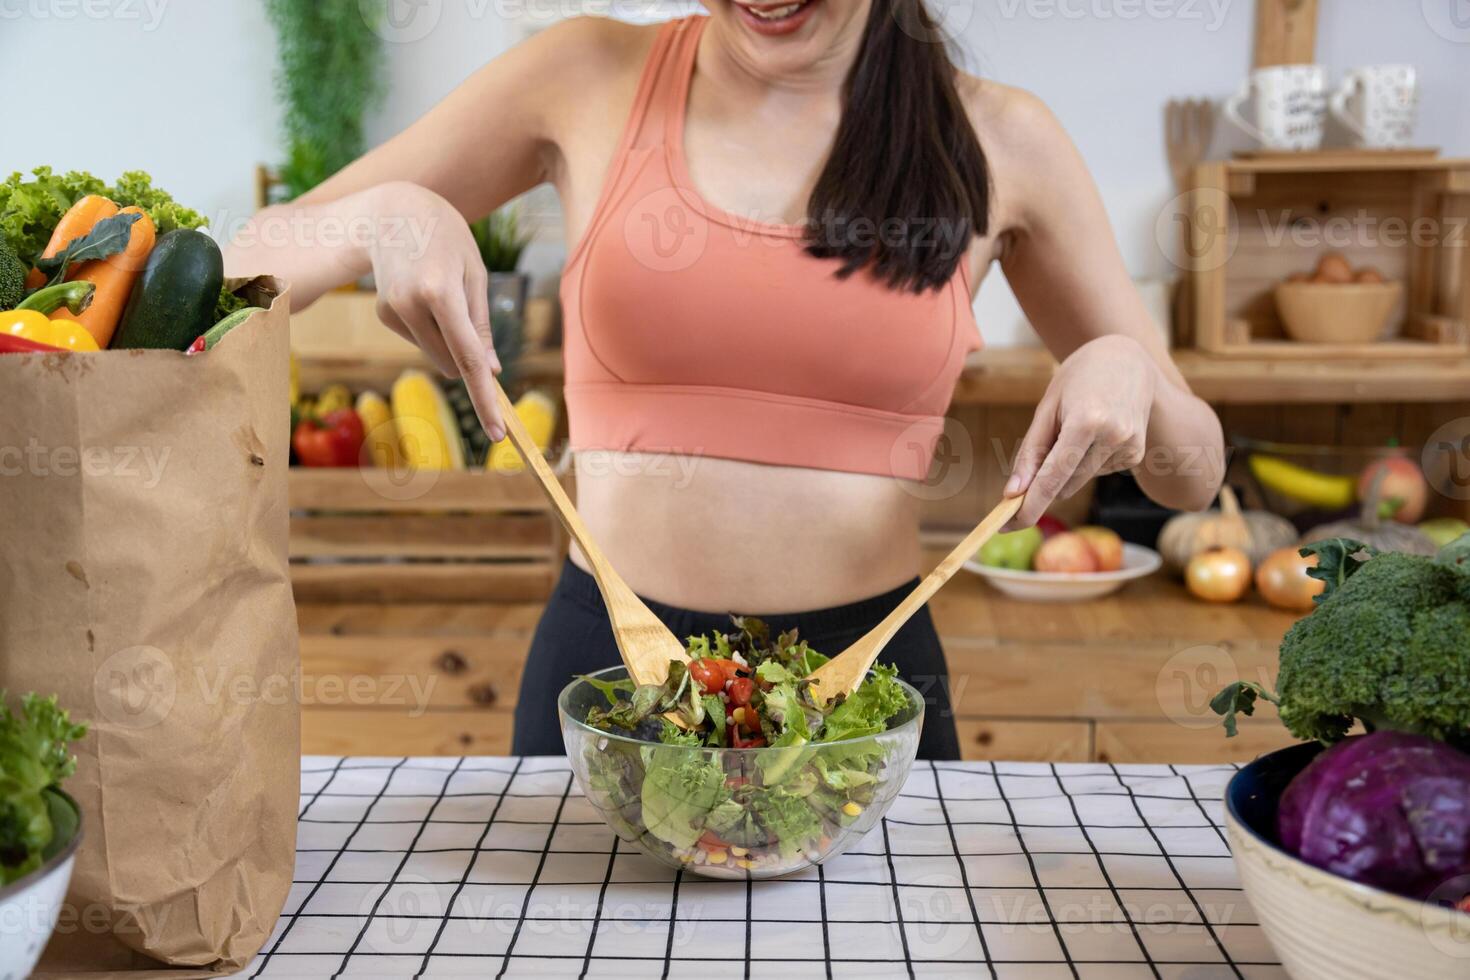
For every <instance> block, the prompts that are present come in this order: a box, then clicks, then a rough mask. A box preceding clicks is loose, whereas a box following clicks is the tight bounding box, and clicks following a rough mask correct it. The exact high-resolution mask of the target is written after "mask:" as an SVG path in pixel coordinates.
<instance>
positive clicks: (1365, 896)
mask: <svg viewBox="0 0 1470 980" xmlns="http://www.w3.org/2000/svg"><path fill="white" fill-rule="evenodd" d="M1316 751H1317V746H1315V745H1297V746H1293V747H1291V748H1288V749H1282V750H1280V751H1279V752H1273V753H1271V754H1270V755H1265V756H1262V757H1261V758H1259V759H1257V760H1256V761H1255V762H1253V763H1251V764H1250V765H1248V766H1246V767H1245V768H1244V769H1242V770H1241V771H1240V772H1238V773H1237V774H1236V775H1235V777H1234V778H1233V779H1232V780H1231V782H1230V786H1229V788H1228V789H1227V790H1226V806H1225V827H1226V832H1227V835H1228V836H1229V838H1230V852H1231V854H1233V855H1234V856H1235V866H1236V869H1237V870H1238V871H1239V872H1240V883H1241V886H1242V887H1243V888H1244V889H1245V896H1246V898H1247V899H1249V901H1250V903H1251V908H1252V909H1253V910H1254V911H1255V913H1256V916H1257V918H1258V919H1259V920H1260V923H1261V929H1262V931H1264V932H1265V934H1266V938H1267V939H1268V940H1270V942H1271V946H1272V947H1273V948H1274V949H1275V950H1276V955H1277V956H1279V957H1280V958H1281V964H1282V966H1284V967H1285V968H1286V972H1287V973H1288V974H1290V975H1291V977H1292V978H1293V980H1346V978H1357V977H1363V978H1370V977H1371V978H1375V980H1376V978H1380V977H1381V978H1385V980H1387V978H1394V980H1397V978H1403V980H1465V978H1466V977H1470V915H1467V914H1465V913H1464V912H1457V911H1454V910H1453V909H1450V908H1446V907H1444V906H1440V905H1435V904H1432V903H1429V902H1419V901H1414V900H1412V899H1408V898H1404V897H1402V896H1399V895H1393V894H1390V893H1389V892H1386V891H1382V890H1380V889H1378V888H1371V887H1369V886H1367V885H1360V884H1358V883H1357V882H1354V881H1349V880H1348V879H1346V878H1342V877H1339V876H1338V875H1335V874H1331V873H1329V872H1326V871H1323V870H1322V869H1320V868H1316V867H1313V866H1312V865H1310V864H1307V863H1306V862H1305V861H1302V860H1300V859H1299V858H1296V857H1294V856H1292V855H1290V854H1288V853H1286V852H1285V851H1283V850H1282V849H1281V848H1280V847H1278V846H1277V845H1276V844H1275V842H1274V840H1272V839H1271V837H1269V836H1267V834H1268V833H1269V831H1267V826H1269V825H1271V824H1274V820H1275V813H1276V801H1277V800H1278V799H1279V798H1280V795H1281V791H1282V789H1283V788H1284V787H1285V785H1286V782H1287V780H1289V778H1290V777H1291V776H1293V775H1295V774H1296V773H1297V772H1300V771H1301V769H1302V768H1303V767H1304V766H1305V765H1306V763H1307V762H1308V761H1309V760H1310V759H1311V758H1312V756H1313V755H1314V754H1315V753H1316Z"/></svg>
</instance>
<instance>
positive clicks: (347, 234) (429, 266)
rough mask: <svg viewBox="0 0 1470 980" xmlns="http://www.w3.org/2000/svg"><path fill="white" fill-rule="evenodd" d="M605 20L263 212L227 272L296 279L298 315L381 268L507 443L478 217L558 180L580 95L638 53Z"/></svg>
mask: <svg viewBox="0 0 1470 980" xmlns="http://www.w3.org/2000/svg"><path fill="white" fill-rule="evenodd" d="M604 23H605V22H603V23H599V22H597V21H595V20H592V19H590V18H588V19H579V20H573V21H568V22H566V23H563V24H560V25H557V26H556V27H553V28H550V29H548V30H546V31H544V32H542V33H541V34H539V35H537V36H536V37H534V38H532V39H531V40H529V41H527V42H526V43H524V44H522V45H520V46H518V47H516V48H513V49H512V50H510V51H509V52H507V53H506V54H505V55H503V56H501V57H499V58H497V59H495V60H494V61H492V62H491V63H490V64H488V65H486V66H485V67H484V68H482V69H480V70H479V71H478V72H476V73H475V74H474V75H473V76H471V77H470V78H469V79H468V80H467V81H465V82H464V83H463V84H462V85H460V86H459V87H458V88H456V89H455V90H454V91H453V92H452V93H450V94H449V96H448V97H446V98H445V99H444V100H443V101H442V102H440V103H439V104H438V105H436V106H435V107H434V108H433V109H431V110H430V111H429V112H428V113H427V114H426V115H424V116H423V118H421V119H419V120H418V121H417V122H415V123H414V124H413V125H411V126H409V127H408V128H407V129H406V130H404V131H403V132H401V133H399V134H398V135H397V136H395V137H393V138H392V139H390V140H388V141H387V142H386V143H384V144H382V145H381V146H379V147H377V148H376V149H374V150H372V151H371V152H369V153H367V154H366V155H364V156H363V157H362V158H361V159H359V160H357V161H355V162H353V163H352V164H350V165H348V166H347V167H345V168H343V169H342V170H341V171H340V172H339V173H337V174H336V175H334V176H333V177H332V178H331V179H329V180H327V181H326V182H325V183H323V184H322V185H321V186H319V187H317V188H315V189H313V190H312V191H310V192H309V193H307V194H305V195H303V196H302V197H300V198H298V199H297V200H295V201H291V202H289V203H287V204H280V205H276V206H274V207H270V208H266V209H265V210H263V211H261V212H260V213H259V214H257V215H255V216H254V217H253V218H252V219H250V221H248V222H247V223H246V224H245V225H244V226H243V227H241V228H240V229H238V230H237V231H236V233H235V234H234V235H233V239H232V242H231V244H230V245H229V247H228V248H227V249H226V252H225V266H226V272H227V273H228V274H229V275H232V276H244V275H256V274H262V273H271V274H274V275H279V276H281V277H283V278H285V279H287V280H289V281H290V283H291V305H292V308H293V309H296V310H300V309H303V308H305V307H306V306H308V305H310V304H311V303H312V302H314V301H315V300H316V299H317V298H318V297H319V296H321V295H322V293H324V292H326V291H327V290H329V289H332V288H334V287H335V286H338V285H341V284H343V283H347V282H351V281H352V280H354V279H356V278H358V277H360V276H362V275H365V274H366V273H368V272H369V271H371V272H372V273H373V275H374V277H375V279H376V281H377V287H378V315H379V317H380V318H381V319H382V320H383V322H384V323H385V324H386V325H387V326H388V327H389V328H390V329H392V330H393V331H395V332H396V333H398V334H400V335H402V336H403V337H405V338H407V339H408V340H411V341H412V342H414V343H415V344H417V345H418V346H419V347H420V348H422V349H423V351H424V353H425V354H427V355H428V356H429V357H430V358H431V359H432V360H433V361H434V363H435V364H436V366H437V367H438V368H439V369H440V370H441V371H442V372H443V373H445V374H446V375H448V376H451V377H453V376H456V375H457V376H461V377H463V378H464V379H465V382H466V385H467V387H468V389H469V392H470V395H471V397H472V399H473V400H474V403H475V406H476V408H477V409H478V410H479V412H480V419H481V421H482V422H483V423H484V424H485V426H486V430H487V431H488V432H489V433H490V436H491V438H493V439H499V438H502V437H503V435H504V432H503V428H502V426H501V419H500V416H499V409H498V407H497V403H496V399H495V395H494V385H493V383H492V379H491V374H492V372H498V371H499V370H500V362H499V360H498V359H497V357H496V355H495V347H494V343H493V340H492V338H491V336H490V310H489V297H488V281H487V275H486V272H485V267H484V264H483V262H481V260H480V257H479V251H478V249H477V248H476V246H475V241H474V237H473V236H472V235H471V234H470V231H469V227H468V224H467V221H466V219H467V218H477V217H480V216H482V215H485V214H488V213H490V212H491V211H493V210H494V209H495V208H497V207H499V206H500V205H501V204H503V203H505V202H506V201H508V200H510V199H511V198H513V197H515V196H516V195H517V194H520V193H522V192H524V191H526V190H529V189H530V188H532V187H534V186H536V185H537V184H539V183H541V182H543V181H544V180H546V179H547V178H548V176H549V175H550V174H552V173H554V172H556V170H557V168H558V167H559V166H560V158H559V146H560V139H561V135H562V133H563V132H564V131H566V130H567V129H568V128H569V127H573V126H575V125H576V124H577V123H578V122H580V121H582V120H580V119H579V118H577V117H576V114H577V113H579V112H581V111H583V109H582V108H581V107H583V106H586V105H587V104H588V102H589V100H588V99H586V98H582V97H581V96H579V91H580V93H581V94H582V95H585V92H586V90H587V87H588V86H589V85H594V84H595V83H596V82H597V81H598V80H601V82H602V83H603V84H604V86H605V85H606V82H607V79H608V74H609V70H610V65H611V64H612V62H613V61H614V59H617V58H619V57H621V56H622V54H623V49H625V48H626V41H625V38H624V36H623V35H620V34H616V33H614V32H612V31H609V30H608V29H607V28H606V27H605V26H604ZM594 104H595V103H594Z"/></svg>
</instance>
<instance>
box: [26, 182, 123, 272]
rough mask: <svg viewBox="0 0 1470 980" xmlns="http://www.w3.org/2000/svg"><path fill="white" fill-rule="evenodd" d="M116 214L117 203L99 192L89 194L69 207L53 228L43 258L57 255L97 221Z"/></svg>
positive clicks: (90, 228)
mask: <svg viewBox="0 0 1470 980" xmlns="http://www.w3.org/2000/svg"><path fill="white" fill-rule="evenodd" d="M114 214H117V205H116V204H113V203H112V202H111V201H109V200H108V199H107V198H105V197H101V196H99V195H97V194H88V195H87V196H86V197H84V198H82V199H81V200H79V201H77V203H75V204H73V205H72V206H71V207H70V208H68V209H67V212H66V214H63V215H62V216H61V220H60V221H58V222H56V227H55V228H53V229H52V230H51V240H50V241H49V242H47V243H46V251H44V252H42V253H41V258H43V259H49V258H51V257H52V256H53V255H56V254H57V253H58V252H60V251H61V250H62V249H64V248H66V247H67V246H68V245H70V244H71V243H72V239H74V238H80V237H81V236H83V235H85V234H86V233H87V232H89V231H91V230H92V226H93V225H95V224H97V222H99V221H101V220H102V219H103V218H110V217H112V216H113V215H114Z"/></svg>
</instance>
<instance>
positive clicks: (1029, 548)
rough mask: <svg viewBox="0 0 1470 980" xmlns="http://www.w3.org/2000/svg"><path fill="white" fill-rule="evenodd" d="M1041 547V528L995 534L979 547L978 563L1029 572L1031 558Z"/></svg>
mask: <svg viewBox="0 0 1470 980" xmlns="http://www.w3.org/2000/svg"><path fill="white" fill-rule="evenodd" d="M1040 547H1041V529H1040V528H1036V527H1028V528H1024V529H1023V530H1020V531H1012V532H1011V533H1009V534H997V535H996V536H995V537H993V538H991V539H990V540H989V541H987V542H985V545H984V546H983V547H982V548H981V549H980V554H979V556H978V557H979V558H980V564H982V565H989V566H990V567H992V568H1014V569H1016V570H1017V571H1021V572H1029V571H1030V570H1031V559H1032V557H1033V556H1034V555H1035V554H1036V549H1037V548H1040Z"/></svg>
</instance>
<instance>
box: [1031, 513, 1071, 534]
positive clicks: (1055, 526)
mask: <svg viewBox="0 0 1470 980" xmlns="http://www.w3.org/2000/svg"><path fill="white" fill-rule="evenodd" d="M1036 526H1037V527H1038V528H1040V529H1041V536H1042V537H1044V538H1049V537H1051V536H1052V535H1055V534H1061V533H1062V532H1063V531H1065V530H1066V529H1067V522H1066V521H1064V520H1062V519H1061V518H1060V517H1053V516H1051V515H1050V514H1042V515H1041V516H1040V517H1038V518H1037V519H1036Z"/></svg>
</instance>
